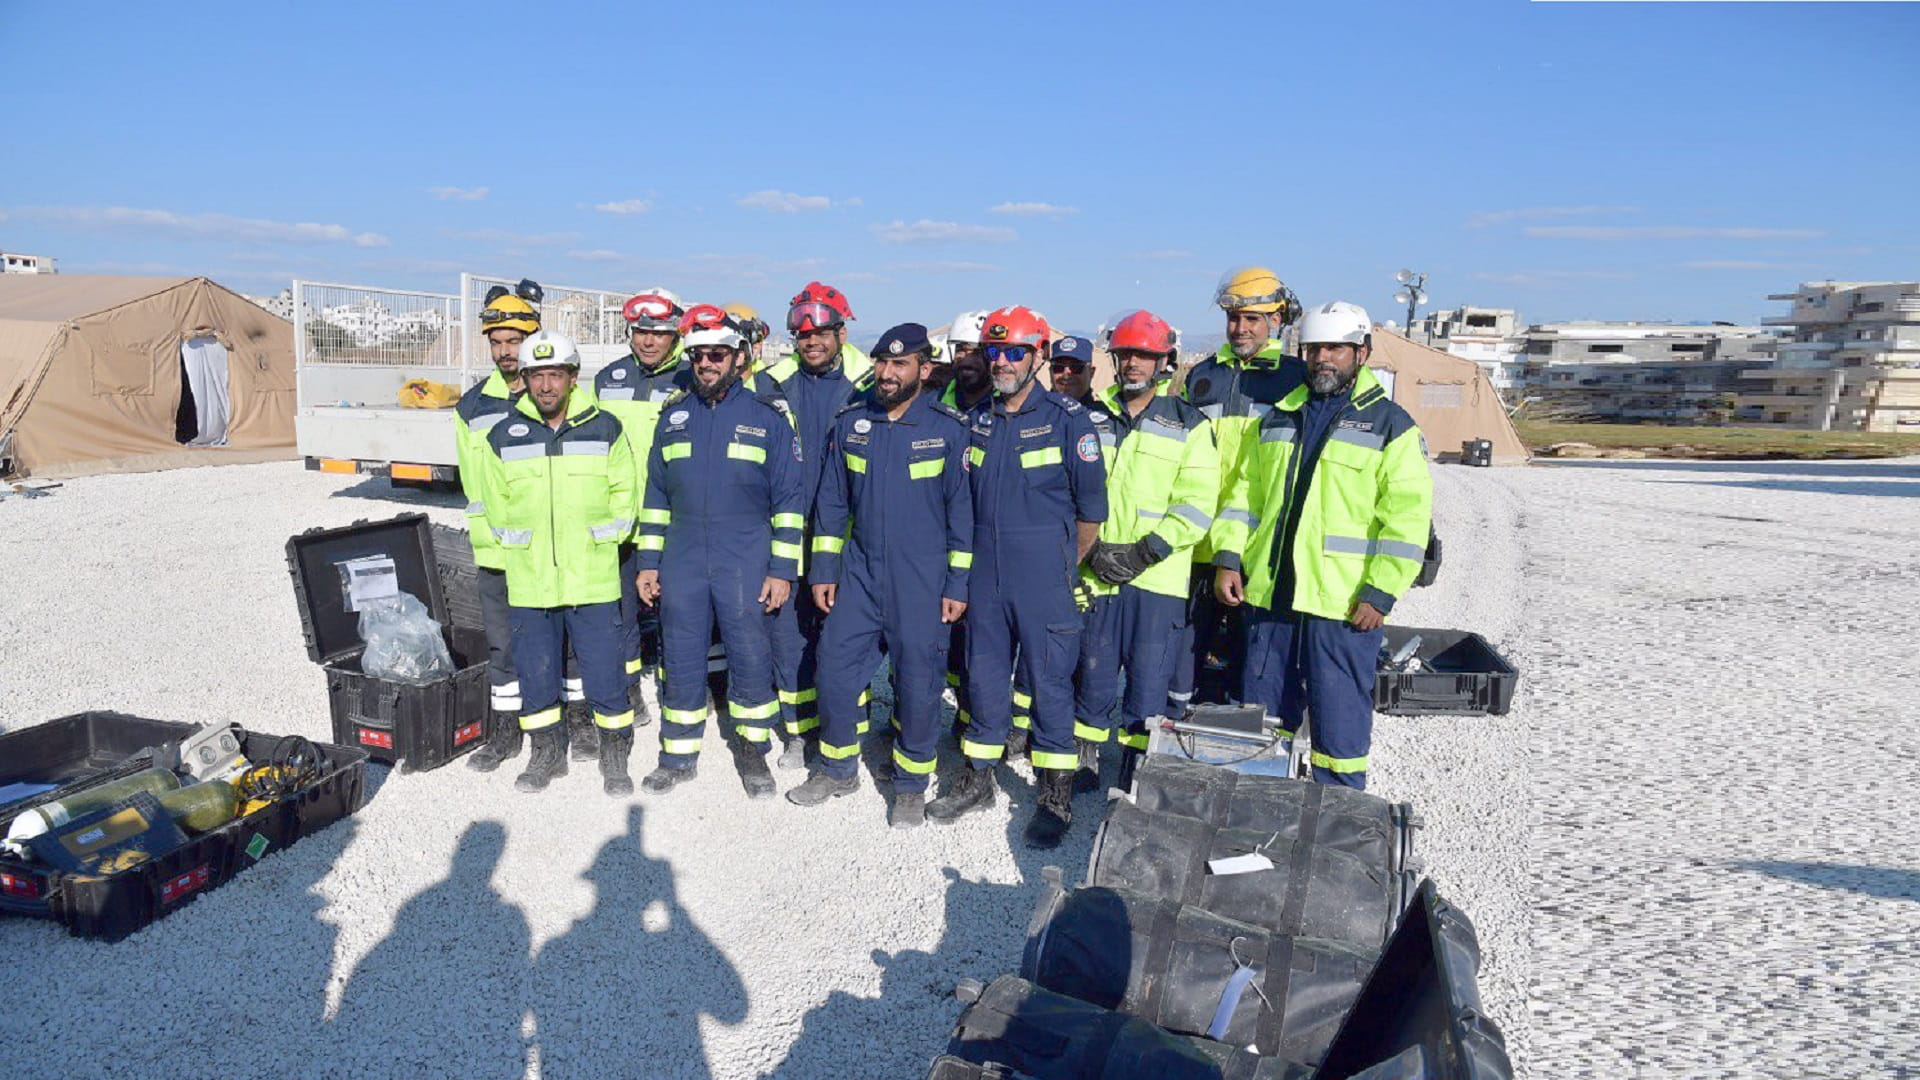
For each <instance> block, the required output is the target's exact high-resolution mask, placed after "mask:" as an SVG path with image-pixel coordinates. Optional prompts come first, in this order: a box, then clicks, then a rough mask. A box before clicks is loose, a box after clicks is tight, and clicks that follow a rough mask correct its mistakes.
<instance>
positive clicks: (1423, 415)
mask: <svg viewBox="0 0 1920 1080" xmlns="http://www.w3.org/2000/svg"><path fill="white" fill-rule="evenodd" d="M1367 366H1368V367H1370V368H1372V369H1373V371H1374V374H1376V375H1379V376H1380V381H1381V382H1383V383H1390V384H1391V388H1392V393H1393V400H1394V403H1395V404H1397V405H1399V406H1400V407H1401V408H1403V409H1405V410H1407V412H1408V413H1410V414H1412V416H1413V421H1414V423H1416V424H1419V425H1420V433H1421V434H1423V435H1425V436H1426V437H1427V452H1428V453H1429V454H1430V455H1432V456H1434V457H1437V458H1441V459H1443V460H1458V459H1459V456H1460V444H1461V443H1463V442H1466V441H1468V440H1469V439H1490V440H1492V442H1493V463H1494V464H1495V465H1522V464H1525V463H1526V460H1527V456H1528V455H1527V447H1526V444H1525V443H1523V442H1521V441H1520V436H1519V434H1518V433H1516V432H1515V431H1514V430H1513V422H1512V421H1511V420H1509V419H1507V409H1506V406H1505V405H1503V404H1501V402H1500V394H1499V393H1498V392H1497V391H1496V390H1494V388H1493V381H1492V380H1490V379H1488V378H1487V373H1486V372H1485V371H1484V370H1482V369H1481V367H1480V365H1479V364H1476V363H1474V362H1473V361H1471V360H1466V359H1463V358H1461V357H1458V356H1454V355H1452V354H1451V353H1444V352H1441V351H1440V350H1439V349H1433V348H1428V347H1427V346H1425V345H1421V344H1419V343H1417V342H1413V341H1408V340H1407V339H1406V338H1405V337H1402V336H1401V335H1399V334H1396V333H1394V332H1393V331H1391V330H1388V329H1386V328H1385V327H1381V326H1376V327H1374V328H1373V355H1372V357H1371V358H1370V359H1369V360H1368V361H1367Z"/></svg>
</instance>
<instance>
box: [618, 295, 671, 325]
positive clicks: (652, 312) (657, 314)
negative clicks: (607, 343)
mask: <svg viewBox="0 0 1920 1080" xmlns="http://www.w3.org/2000/svg"><path fill="white" fill-rule="evenodd" d="M620 314H621V315H622V316H623V317H625V318H626V320H627V332H628V333H633V332H634V331H636V330H664V331H666V332H667V333H670V334H671V333H674V332H675V331H677V330H678V329H679V325H678V324H679V320H680V316H681V315H682V314H683V312H682V311H681V308H680V298H679V297H677V296H675V295H673V294H672V293H670V292H668V291H666V290H665V289H655V290H653V291H652V292H643V293H641V294H640V295H638V296H636V297H634V298H633V299H631V300H629V301H627V302H626V304H625V305H623V306H622V307H621V308H620Z"/></svg>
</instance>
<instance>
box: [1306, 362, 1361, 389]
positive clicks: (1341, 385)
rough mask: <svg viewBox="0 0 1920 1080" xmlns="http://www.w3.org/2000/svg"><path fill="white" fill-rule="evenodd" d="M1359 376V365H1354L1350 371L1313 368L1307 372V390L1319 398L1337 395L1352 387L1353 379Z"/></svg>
mask: <svg viewBox="0 0 1920 1080" xmlns="http://www.w3.org/2000/svg"><path fill="white" fill-rule="evenodd" d="M1359 374H1360V365H1358V364H1355V365H1354V366H1353V370H1351V371H1341V370H1339V369H1337V368H1319V367H1317V368H1313V369H1311V370H1309V371H1308V372H1307V389H1309V390H1312V391H1313V392H1314V393H1315V394H1318V395H1319V396H1321V397H1327V396H1328V395H1331V394H1339V393H1343V392H1345V391H1346V389H1347V387H1349V386H1352V385H1353V380H1354V377H1355V376H1357V375H1359Z"/></svg>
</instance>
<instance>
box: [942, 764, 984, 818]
mask: <svg viewBox="0 0 1920 1080" xmlns="http://www.w3.org/2000/svg"><path fill="white" fill-rule="evenodd" d="M993 792H994V783H993V766H992V765H988V766H987V767H986V768H984V769H982V768H975V767H974V766H973V765H971V764H969V765H968V766H967V767H966V768H964V769H961V770H960V772H959V774H958V775H956V776H955V777H954V778H953V779H952V780H951V781H949V782H948V784H947V793H946V794H945V795H942V796H940V797H939V798H937V799H935V800H933V801H932V802H930V803H928V804H927V807H926V810H927V819H928V820H929V821H932V822H933V823H935V824H936V825H951V824H953V823H954V822H956V821H958V820H960V819H961V818H962V817H964V816H966V815H967V814H971V813H973V812H974V811H976V810H985V809H986V808H987V807H989V806H992V805H993V803H994V798H993Z"/></svg>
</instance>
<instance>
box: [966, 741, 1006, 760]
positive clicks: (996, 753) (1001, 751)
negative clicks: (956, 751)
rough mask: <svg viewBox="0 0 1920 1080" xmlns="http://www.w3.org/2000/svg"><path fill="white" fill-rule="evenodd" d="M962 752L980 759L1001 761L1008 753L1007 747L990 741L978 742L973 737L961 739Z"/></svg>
mask: <svg viewBox="0 0 1920 1080" xmlns="http://www.w3.org/2000/svg"><path fill="white" fill-rule="evenodd" d="M960 752H961V753H963V754H965V755H967V756H968V757H970V758H975V759H977V760H980V761H999V760H1000V758H1001V757H1002V756H1003V755H1005V754H1006V752H1007V748H1006V747H1004V746H998V745H993V744H989V743H977V742H974V741H973V740H972V739H961V740H960Z"/></svg>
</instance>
